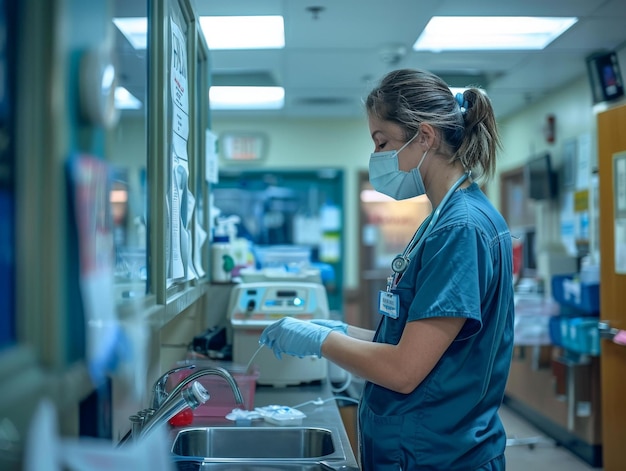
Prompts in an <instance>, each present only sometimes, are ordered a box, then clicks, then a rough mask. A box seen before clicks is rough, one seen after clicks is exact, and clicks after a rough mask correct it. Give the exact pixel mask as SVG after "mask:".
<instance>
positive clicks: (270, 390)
mask: <svg viewBox="0 0 626 471" xmlns="http://www.w3.org/2000/svg"><path fill="white" fill-rule="evenodd" d="M319 399H321V400H322V401H323V402H322V401H319ZM308 401H317V402H318V403H319V402H322V403H321V404H319V405H317V404H313V403H308ZM303 403H308V404H306V405H302V406H301V404H303ZM254 405H255V407H263V406H268V405H280V406H290V407H293V406H298V410H301V411H302V412H304V413H305V414H306V417H305V418H304V419H303V421H302V424H301V425H299V426H303V427H320V428H325V429H328V430H330V431H331V432H332V433H333V437H335V438H336V439H337V444H338V445H339V446H341V448H342V449H343V450H342V451H343V454H344V456H345V459H344V460H342V461H341V462H338V461H337V462H333V463H332V466H329V467H328V469H337V470H339V469H341V470H346V471H347V470H358V469H359V467H358V464H357V460H356V458H355V456H354V453H353V452H352V448H351V446H350V441H349V439H348V434H347V433H346V429H345V427H344V425H343V421H342V419H341V415H340V413H339V407H338V405H337V401H336V400H334V395H333V392H332V390H331V386H330V384H329V383H328V382H327V381H322V382H319V383H312V384H307V385H300V386H287V387H272V386H257V387H256V392H255V396H254ZM234 425H235V423H234V422H232V421H230V420H227V419H225V418H224V419H223V418H217V417H195V418H194V421H193V424H192V425H191V427H207V426H210V427H220V426H231V427H232V426H234ZM267 425H268V424H267V423H265V422H263V421H257V420H255V421H253V422H252V426H267ZM183 428H188V427H180V428H173V429H172V430H171V433H172V436H174V435H175V434H176V433H177V431H179V430H181V429H183Z"/></svg>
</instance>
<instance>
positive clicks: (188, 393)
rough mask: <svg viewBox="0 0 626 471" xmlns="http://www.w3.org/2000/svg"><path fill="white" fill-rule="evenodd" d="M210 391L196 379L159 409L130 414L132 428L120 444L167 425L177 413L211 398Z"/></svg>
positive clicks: (193, 407) (171, 396)
mask: <svg viewBox="0 0 626 471" xmlns="http://www.w3.org/2000/svg"><path fill="white" fill-rule="evenodd" d="M209 397H210V396H209V392H208V391H207V390H206V389H205V388H204V386H202V385H201V384H200V383H199V382H198V381H194V382H193V383H192V384H191V386H190V387H188V388H187V389H180V390H178V391H177V392H176V393H175V394H170V395H169V396H168V398H167V400H166V401H164V402H163V403H162V404H161V407H159V408H158V409H144V410H142V411H140V412H139V413H137V414H136V415H131V416H130V421H131V425H132V427H131V429H130V430H129V431H128V433H127V434H126V435H125V436H124V437H123V438H122V439H121V440H120V442H119V443H118V446H121V445H123V444H124V443H126V442H127V441H129V440H138V439H139V438H141V437H143V436H145V435H147V434H148V433H150V431H152V430H153V429H154V428H156V427H158V426H161V425H165V424H166V423H167V422H168V421H169V420H170V419H172V418H173V417H174V416H176V414H178V413H179V412H182V411H183V410H185V409H187V408H188V407H189V408H191V409H195V408H196V407H198V406H199V405H201V404H204V403H205V402H206V401H208V400H209Z"/></svg>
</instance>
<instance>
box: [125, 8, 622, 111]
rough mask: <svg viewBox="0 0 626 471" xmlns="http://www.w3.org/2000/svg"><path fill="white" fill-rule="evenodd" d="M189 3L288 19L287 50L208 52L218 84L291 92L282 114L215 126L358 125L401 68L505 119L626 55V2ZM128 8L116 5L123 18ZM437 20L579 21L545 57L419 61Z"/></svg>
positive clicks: (518, 54)
mask: <svg viewBox="0 0 626 471" xmlns="http://www.w3.org/2000/svg"><path fill="white" fill-rule="evenodd" d="M192 1H193V4H194V6H195V9H196V12H197V14H198V16H201V15H223V14H232V15H261V14H280V15H283V16H284V18H285V43H286V46H285V48H284V49H282V50H249V51H211V52H210V61H211V70H212V73H213V74H215V76H214V81H215V82H218V81H220V80H221V79H222V78H223V77H224V76H223V74H233V73H236V74H241V73H250V74H261V75H265V76H268V77H269V78H270V79H272V80H274V81H275V82H276V83H277V84H279V85H282V86H283V87H285V101H286V103H285V108H284V109H283V110H281V111H272V112H268V111H265V112H261V111H256V112H244V111H241V112H236V114H235V112H226V111H222V112H220V111H215V112H213V116H214V117H219V116H246V117H254V116H281V117H288V118H295V117H362V116H363V108H362V99H363V98H364V96H366V95H367V92H368V91H369V90H370V88H372V86H373V85H374V84H375V82H376V80H377V79H379V78H380V77H381V76H382V75H383V74H384V73H386V72H387V71H389V70H392V69H395V68H401V67H417V68H424V69H428V70H431V71H433V72H435V73H437V74H439V75H441V76H442V77H444V78H445V79H447V80H448V84H449V85H451V86H464V85H471V84H478V85H480V86H482V87H483V88H485V89H486V91H487V93H488V94H489V96H490V97H491V99H492V102H493V105H494V108H495V110H496V114H497V116H498V118H503V117H505V116H507V115H509V114H511V113H514V112H516V111H517V110H519V109H520V108H522V107H524V106H526V105H527V104H529V103H532V102H534V101H537V100H541V99H542V98H543V97H545V96H546V95H548V94H549V93H550V92H551V91H553V90H555V89H557V88H559V87H561V86H564V85H566V84H568V83H569V82H571V81H573V80H575V79H578V78H580V77H581V76H586V74H587V71H586V61H585V59H586V57H587V56H588V55H589V54H591V53H594V52H597V51H600V50H616V49H620V48H622V47H623V46H626V0H525V1H518V0H472V1H468V0H421V1H418V0H387V1H383V0H192ZM128 3H131V2H127V1H124V0H119V1H118V2H117V4H118V6H119V8H123V4H126V5H128ZM318 6H319V7H323V10H322V11H321V12H320V13H319V14H318V15H317V18H314V15H313V14H312V13H311V12H310V11H309V10H308V9H307V8H308V7H318ZM434 15H443V16H446V15H454V16H458V15H473V16H478V15H511V16H576V17H578V18H579V21H578V23H577V24H575V25H574V26H573V27H572V28H571V29H570V30H568V31H567V32H566V33H565V34H564V35H563V36H561V37H560V38H558V39H556V40H555V41H554V42H553V43H552V44H550V45H549V46H548V47H547V48H546V49H544V50H543V51H539V52H537V51H528V52H527V51H511V52H508V51H505V52H502V51H498V52H476V53H474V52H442V53H429V52H419V53H418V52H414V51H413V50H412V49H411V47H412V45H413V43H414V42H415V40H416V39H417V37H418V36H419V34H420V32H421V30H422V29H423V28H424V26H425V25H426V23H427V22H428V20H429V19H430V17H432V16H434ZM468 21H471V19H468ZM402 50H404V51H405V52H406V53H405V54H402ZM139 65H140V64H138V63H137V61H134V62H133V64H132V66H131V65H130V64H126V65H125V66H124V65H123V67H122V68H127V69H128V70H126V71H124V70H123V74H122V77H123V79H124V77H125V79H126V80H127V81H128V82H133V78H132V77H133V76H134V75H136V74H137V72H133V70H132V67H138V66H139ZM622 68H623V66H622ZM455 77H456V78H459V79H460V81H456V79H455ZM129 88H132V83H131V86H130V87H129ZM590 105H591V103H590Z"/></svg>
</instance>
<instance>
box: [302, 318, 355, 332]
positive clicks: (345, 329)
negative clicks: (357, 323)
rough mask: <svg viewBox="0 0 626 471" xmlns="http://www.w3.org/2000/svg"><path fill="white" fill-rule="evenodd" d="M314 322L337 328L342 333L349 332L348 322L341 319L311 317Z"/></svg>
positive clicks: (332, 328) (333, 328)
mask: <svg viewBox="0 0 626 471" xmlns="http://www.w3.org/2000/svg"><path fill="white" fill-rule="evenodd" d="M311 322H312V323H313V324H317V325H323V326H324V327H328V328H329V329H331V330H336V331H337V332H341V333H342V334H346V335H347V334H348V324H346V323H345V322H341V321H336V320H333V319H311Z"/></svg>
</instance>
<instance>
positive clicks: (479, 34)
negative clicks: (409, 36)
mask: <svg viewBox="0 0 626 471" xmlns="http://www.w3.org/2000/svg"><path fill="white" fill-rule="evenodd" d="M577 21H578V20H577V18H573V17H570V18H539V17H524V16H501V17H498V16H465V17H463V16H435V17H433V18H431V20H430V21H429V22H428V24H427V25H426V28H424V31H423V32H422V34H421V35H420V36H419V38H418V39H417V41H415V44H414V45H413V49H414V50H416V51H437V52H438V51H446V50H454V51H467V50H537V49H543V48H545V47H546V46H547V45H548V44H550V43H551V42H552V41H554V40H555V39H556V38H557V37H559V36H560V35H561V34H563V33H564V32H565V31H567V30H568V29H569V28H570V27H571V26H572V25H574V24H575V23H576V22H577Z"/></svg>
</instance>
